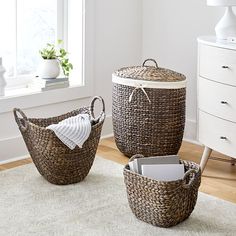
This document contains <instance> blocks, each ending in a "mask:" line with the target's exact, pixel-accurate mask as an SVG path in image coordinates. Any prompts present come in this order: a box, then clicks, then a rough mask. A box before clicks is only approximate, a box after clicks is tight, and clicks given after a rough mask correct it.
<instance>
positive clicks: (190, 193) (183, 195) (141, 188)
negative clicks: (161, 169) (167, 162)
mask: <svg viewBox="0 0 236 236" xmlns="http://www.w3.org/2000/svg"><path fill="white" fill-rule="evenodd" d="M140 157H143V156H142V155H135V156H134V157H132V158H131V161H132V160H133V159H135V158H140ZM181 163H183V164H184V166H185V171H186V173H185V176H184V179H183V180H177V181H168V182H167V181H156V180H153V179H150V178H147V177H144V176H142V175H140V174H137V173H134V172H132V171H130V169H129V165H126V166H125V168H124V172H123V173H124V181H125V184H126V189H127V196H128V201H129V205H130V208H131V210H132V212H133V213H134V215H135V216H136V217H137V218H138V219H140V220H142V221H144V222H147V223H149V224H152V225H155V226H159V227H166V228H167V227H171V226H174V225H177V224H178V223H180V222H182V221H184V220H185V219H187V218H188V217H189V216H190V214H191V213H192V211H193V209H194V207H195V204H196V201H197V196H198V188H199V186H200V182H201V170H200V167H199V165H197V164H196V163H193V162H187V161H181Z"/></svg>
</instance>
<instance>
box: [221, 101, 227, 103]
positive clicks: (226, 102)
mask: <svg viewBox="0 0 236 236" xmlns="http://www.w3.org/2000/svg"><path fill="white" fill-rule="evenodd" d="M220 103H221V104H228V102H226V101H221V102H220Z"/></svg>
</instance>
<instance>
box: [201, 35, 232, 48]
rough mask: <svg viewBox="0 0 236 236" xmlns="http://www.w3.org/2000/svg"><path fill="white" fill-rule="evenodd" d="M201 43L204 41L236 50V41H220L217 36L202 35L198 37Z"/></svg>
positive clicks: (204, 42)
mask: <svg viewBox="0 0 236 236" xmlns="http://www.w3.org/2000/svg"><path fill="white" fill-rule="evenodd" d="M197 41H198V42H199V43H203V44H206V45H209V46H214V47H219V48H226V49H231V50H236V43H228V42H225V41H218V40H217V39H216V37H215V36H201V37H199V38H198V39H197Z"/></svg>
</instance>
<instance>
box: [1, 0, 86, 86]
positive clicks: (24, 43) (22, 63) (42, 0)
mask: <svg viewBox="0 0 236 236" xmlns="http://www.w3.org/2000/svg"><path fill="white" fill-rule="evenodd" d="M0 6H1V14H0V28H1V32H2V33H1V37H0V56H1V57H2V58H3V64H4V66H5V68H6V74H5V76H6V78H7V81H8V84H10V85H22V84H25V83H26V81H28V80H31V79H32V78H34V76H35V75H37V68H38V66H39V65H40V61H41V60H42V59H41V57H40V55H39V50H40V49H41V48H42V47H44V46H45V45H46V44H47V43H55V42H56V41H57V39H62V40H63V41H64V45H63V46H64V47H65V48H66V49H67V50H68V51H69V53H70V55H69V58H70V60H71V62H72V64H73V65H74V70H73V72H72V73H71V76H70V80H71V81H72V82H73V83H76V84H82V81H83V78H82V68H83V66H82V65H83V62H82V58H83V55H82V49H83V44H82V38H83V1H82V0H7V1H6V0H0Z"/></svg>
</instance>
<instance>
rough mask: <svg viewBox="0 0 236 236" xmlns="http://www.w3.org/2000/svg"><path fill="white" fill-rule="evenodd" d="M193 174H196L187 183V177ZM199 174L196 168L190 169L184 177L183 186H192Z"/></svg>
mask: <svg viewBox="0 0 236 236" xmlns="http://www.w3.org/2000/svg"><path fill="white" fill-rule="evenodd" d="M191 174H194V175H193V177H192V178H191V179H190V180H189V182H188V183H186V180H187V178H188V177H189V176H190V175H191ZM196 174H197V171H196V170H194V169H190V170H188V171H187V172H186V173H185V175H184V178H183V187H184V188H190V187H191V186H192V184H193V182H194V180H195V176H196Z"/></svg>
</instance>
